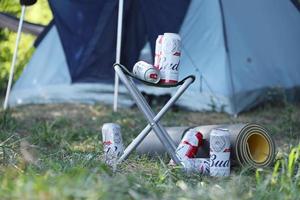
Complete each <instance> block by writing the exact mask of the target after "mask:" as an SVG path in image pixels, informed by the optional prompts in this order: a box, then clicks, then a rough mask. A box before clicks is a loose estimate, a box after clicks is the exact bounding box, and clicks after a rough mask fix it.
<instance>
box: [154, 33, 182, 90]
mask: <svg viewBox="0 0 300 200" xmlns="http://www.w3.org/2000/svg"><path fill="white" fill-rule="evenodd" d="M180 55H181V39H180V36H179V35H178V34H175V33H165V34H164V35H163V37H162V44H161V56H160V63H159V69H160V74H161V83H162V84H167V85H170V84H176V83H177V82H178V67H179V60H180Z"/></svg>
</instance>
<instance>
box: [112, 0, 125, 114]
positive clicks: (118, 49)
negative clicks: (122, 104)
mask: <svg viewBox="0 0 300 200" xmlns="http://www.w3.org/2000/svg"><path fill="white" fill-rule="evenodd" d="M123 5H124V0H119V8H118V29H117V47H116V63H119V64H120V61H121V42H122V25H123V7H124V6H123ZM118 93H119V77H118V75H117V73H116V72H115V88H114V105H113V110H114V112H116V111H117V109H118Z"/></svg>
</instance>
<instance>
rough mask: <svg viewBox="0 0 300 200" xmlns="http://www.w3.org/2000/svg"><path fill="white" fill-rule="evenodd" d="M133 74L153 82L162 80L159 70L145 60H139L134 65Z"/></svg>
mask: <svg viewBox="0 0 300 200" xmlns="http://www.w3.org/2000/svg"><path fill="white" fill-rule="evenodd" d="M132 71H133V74H134V75H135V76H137V77H138V78H140V79H142V80H144V81H148V82H151V83H158V82H159V80H160V75H159V71H158V70H157V69H156V68H154V67H153V65H151V64H149V63H146V62H145V61H139V62H137V63H135V65H134V66H133V70H132Z"/></svg>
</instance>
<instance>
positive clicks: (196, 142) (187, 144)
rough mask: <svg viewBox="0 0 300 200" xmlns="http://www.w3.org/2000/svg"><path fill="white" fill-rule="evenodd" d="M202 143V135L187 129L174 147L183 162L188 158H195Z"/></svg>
mask: <svg viewBox="0 0 300 200" xmlns="http://www.w3.org/2000/svg"><path fill="white" fill-rule="evenodd" d="M202 144H203V136H202V134H201V133H200V132H198V131H196V130H194V129H190V130H188V131H187V132H186V133H185V134H184V136H183V138H182V140H181V142H180V144H179V145H178V147H177V149H176V155H177V156H178V158H179V160H180V161H182V162H184V161H186V160H188V159H190V158H195V156H196V154H197V151H198V148H199V147H200V146H202Z"/></svg>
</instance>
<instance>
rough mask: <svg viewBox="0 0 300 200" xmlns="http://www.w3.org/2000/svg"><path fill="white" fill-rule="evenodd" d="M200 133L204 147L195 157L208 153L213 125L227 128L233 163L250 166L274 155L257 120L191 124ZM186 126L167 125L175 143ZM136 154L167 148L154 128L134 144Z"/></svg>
mask: <svg viewBox="0 0 300 200" xmlns="http://www.w3.org/2000/svg"><path fill="white" fill-rule="evenodd" d="M190 128H195V129H196V130H198V131H200V132H201V133H202V134H203V139H204V142H203V147H202V148H200V149H199V150H198V154H197V157H198V158H208V157H209V136H210V132H211V130H212V129H214V128H226V129H228V130H229V132H230V141H231V150H232V151H231V161H232V164H238V165H240V166H249V167H253V168H260V167H267V166H270V165H271V164H272V162H273V160H274V158H275V154H276V148H275V143H274V141H273V139H272V138H271V136H270V134H269V132H268V130H267V129H265V128H264V127H262V126H261V125H259V124H254V123H248V124H232V125H208V126H198V127H190ZM190 128H189V127H171V128H167V132H168V134H169V135H170V136H171V138H172V140H173V141H174V142H175V143H176V145H178V144H179V143H180V140H181V138H182V136H183V134H184V133H185V132H186V131H187V130H188V129H190ZM137 153H138V154H148V155H162V154H165V153H166V151H165V149H164V147H163V145H162V144H161V143H160V141H159V140H158V138H157V137H156V135H155V134H154V132H153V131H151V132H150V133H149V135H148V136H147V137H146V138H145V139H144V140H143V142H142V143H141V144H140V145H139V146H138V147H137Z"/></svg>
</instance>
